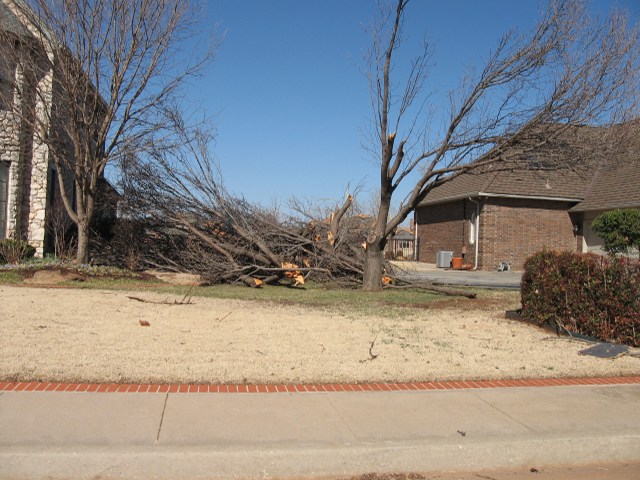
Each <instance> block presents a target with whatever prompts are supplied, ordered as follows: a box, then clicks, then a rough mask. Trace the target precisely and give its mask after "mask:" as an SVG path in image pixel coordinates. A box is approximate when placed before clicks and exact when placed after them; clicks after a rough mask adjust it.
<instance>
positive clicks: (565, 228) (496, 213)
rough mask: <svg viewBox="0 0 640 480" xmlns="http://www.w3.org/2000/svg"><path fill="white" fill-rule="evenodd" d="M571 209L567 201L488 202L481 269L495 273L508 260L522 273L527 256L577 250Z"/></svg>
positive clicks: (482, 219)
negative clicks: (551, 251)
mask: <svg viewBox="0 0 640 480" xmlns="http://www.w3.org/2000/svg"><path fill="white" fill-rule="evenodd" d="M570 207H571V204H567V203H564V202H547V201H542V200H517V199H501V198H490V199H487V201H486V202H485V204H484V205H483V208H482V213H481V214H480V242H479V245H480V252H479V257H480V263H481V268H482V269H483V270H493V269H495V268H496V267H497V265H498V263H499V262H501V261H507V262H509V263H510V264H511V268H512V269H514V270H522V267H523V264H524V261H525V260H526V259H527V257H528V256H530V255H531V254H532V253H535V252H537V251H539V250H542V249H544V248H546V249H549V250H569V251H575V250H576V243H577V242H576V237H575V235H574V233H573V223H572V222H571V218H570V216H569V213H568V212H567V210H568V209H569V208H570Z"/></svg>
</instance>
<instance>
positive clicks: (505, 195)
mask: <svg viewBox="0 0 640 480" xmlns="http://www.w3.org/2000/svg"><path fill="white" fill-rule="evenodd" d="M479 197H484V198H513V199H520V200H544V201H547V202H567V203H578V202H581V201H582V200H584V199H583V198H575V197H550V196H546V195H515V194H508V193H489V192H472V193H466V194H464V195H455V196H453V197H447V198H442V199H440V200H435V201H431V202H422V203H420V204H419V205H418V208H419V207H427V206H429V205H440V204H443V203H449V202H454V201H456V200H464V199H466V198H479Z"/></svg>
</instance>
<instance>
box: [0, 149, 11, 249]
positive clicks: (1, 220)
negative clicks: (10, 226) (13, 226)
mask: <svg viewBox="0 0 640 480" xmlns="http://www.w3.org/2000/svg"><path fill="white" fill-rule="evenodd" d="M8 193H9V165H7V164H6V163H4V162H0V239H1V238H5V237H6V236H7V207H8V203H9V202H8V201H7V197H8Z"/></svg>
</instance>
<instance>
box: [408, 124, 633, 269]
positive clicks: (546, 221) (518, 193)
mask: <svg viewBox="0 0 640 480" xmlns="http://www.w3.org/2000/svg"><path fill="white" fill-rule="evenodd" d="M582 128H584V129H586V128H587V127H582ZM583 133H587V136H589V137H590V138H591V140H593V142H590V143H588V144H585V148H590V149H592V150H593V151H595V150H597V149H598V148H599V147H598V145H601V144H600V143H599V140H598V138H599V132H598V131H597V130H593V129H592V130H590V131H589V132H586V131H585V132H583ZM636 133H637V131H636ZM636 138H637V136H636ZM611 151H612V150H607V153H606V154H604V155H593V156H589V155H585V158H584V159H579V161H577V162H576V161H567V162H564V163H562V162H560V163H559V164H558V165H559V166H556V167H553V168H546V167H545V162H544V155H545V152H544V151H541V152H540V153H539V154H538V155H536V156H533V157H531V158H528V159H527V162H525V164H526V166H524V167H523V166H522V163H520V164H519V166H518V167H514V168H513V169H500V170H499V171H492V170H491V168H487V169H485V170H483V171H478V172H473V173H466V174H463V175H459V176H458V177H456V178H454V179H452V180H451V181H450V182H448V183H444V184H442V185H440V186H439V187H437V188H434V189H433V190H432V191H431V192H430V193H429V194H428V195H427V197H426V198H425V200H424V201H423V202H422V203H421V204H420V205H419V206H418V208H417V209H416V211H415V222H416V225H417V237H418V260H419V261H422V262H428V263H435V262H436V255H437V252H438V251H452V252H453V254H454V256H462V257H464V261H465V263H469V264H472V265H473V266H474V267H475V268H478V269H481V270H495V269H496V268H497V267H498V265H500V264H501V263H502V262H508V263H509V264H510V266H511V268H512V269H514V270H521V269H522V267H523V264H524V261H525V260H526V259H527V257H529V256H530V255H531V254H533V253H535V252H537V251H540V250H542V249H550V250H566V251H578V252H596V253H601V247H602V241H601V239H600V238H598V237H597V235H595V234H594V232H593V230H592V229H591V223H592V221H593V220H594V218H595V217H596V216H598V215H599V214H600V213H603V212H605V211H608V210H612V209H616V208H638V207H640V149H639V148H637V145H635V144H634V145H629V144H627V143H624V144H621V145H618V146H617V147H616V148H614V149H613V152H615V153H613V154H611ZM567 152H569V150H567ZM571 152H572V153H571V154H569V153H567V155H572V154H573V155H574V154H575V151H573V150H572V151H571ZM547 167H548V164H547Z"/></svg>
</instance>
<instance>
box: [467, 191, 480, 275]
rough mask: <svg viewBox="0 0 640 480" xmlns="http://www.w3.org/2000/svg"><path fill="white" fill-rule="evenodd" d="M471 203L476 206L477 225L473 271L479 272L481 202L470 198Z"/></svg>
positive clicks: (474, 240)
mask: <svg viewBox="0 0 640 480" xmlns="http://www.w3.org/2000/svg"><path fill="white" fill-rule="evenodd" d="M469 201H470V202H471V203H475V205H476V224H475V235H474V236H475V238H474V239H473V243H475V255H474V257H473V269H474V270H478V241H479V240H480V202H478V201H477V200H474V199H473V198H471V197H469Z"/></svg>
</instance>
